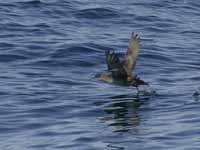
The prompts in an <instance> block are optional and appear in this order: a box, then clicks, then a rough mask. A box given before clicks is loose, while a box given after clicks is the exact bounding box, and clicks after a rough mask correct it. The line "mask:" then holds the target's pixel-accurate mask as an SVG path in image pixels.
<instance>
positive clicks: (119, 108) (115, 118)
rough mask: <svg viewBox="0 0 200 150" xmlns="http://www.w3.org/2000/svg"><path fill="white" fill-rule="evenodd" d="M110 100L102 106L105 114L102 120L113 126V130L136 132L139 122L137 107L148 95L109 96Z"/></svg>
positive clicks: (138, 107)
mask: <svg viewBox="0 0 200 150" xmlns="http://www.w3.org/2000/svg"><path fill="white" fill-rule="evenodd" d="M110 99H111V100H112V101H111V102H109V103H108V104H107V105H105V107H104V111H105V112H106V116H105V117H103V118H102V120H103V122H105V124H107V125H108V126H110V127H111V128H113V131H114V132H127V131H130V130H131V131H135V132H137V130H138V129H137V127H138V125H139V124H140V120H141V119H140V115H139V109H140V107H141V105H143V104H144V102H145V101H146V102H147V101H148V99H150V97H139V96H136V97H130V96H127V95H120V96H115V97H111V98H110Z"/></svg>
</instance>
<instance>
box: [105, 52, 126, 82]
mask: <svg viewBox="0 0 200 150" xmlns="http://www.w3.org/2000/svg"><path fill="white" fill-rule="evenodd" d="M105 55H106V63H107V66H108V71H110V72H112V77H113V78H114V79H117V80H118V79H120V80H126V79H127V73H126V71H125V69H124V66H123V63H122V62H121V61H120V59H119V56H118V55H117V54H116V53H114V52H112V53H111V52H110V51H106V52H105Z"/></svg>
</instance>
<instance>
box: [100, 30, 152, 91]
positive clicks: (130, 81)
mask: <svg viewBox="0 0 200 150" xmlns="http://www.w3.org/2000/svg"><path fill="white" fill-rule="evenodd" d="M139 52H140V37H139V36H138V34H134V33H132V35H131V38H130V40H129V45H128V49H127V51H126V53H125V55H124V57H123V58H122V59H120V57H119V55H118V54H117V53H115V52H114V51H112V52H111V51H109V50H108V51H105V56H106V63H107V68H108V70H107V71H106V72H103V73H98V74H96V78H97V79H98V80H101V81H105V82H107V83H118V84H123V85H127V86H134V87H136V88H138V86H139V85H148V83H146V82H144V81H143V80H141V79H140V78H139V77H137V75H135V74H134V73H133V70H134V69H135V66H136V61H137V58H138V55H139Z"/></svg>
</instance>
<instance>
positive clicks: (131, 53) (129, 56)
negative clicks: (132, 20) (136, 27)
mask: <svg viewBox="0 0 200 150" xmlns="http://www.w3.org/2000/svg"><path fill="white" fill-rule="evenodd" d="M139 52H140V38H139V36H138V34H134V33H132V35H131V39H130V41H129V45H128V49H127V52H126V54H125V58H124V61H123V65H124V68H125V70H126V72H127V76H128V77H133V75H132V71H133V69H134V68H135V65H136V60H137V57H138V55H139Z"/></svg>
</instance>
